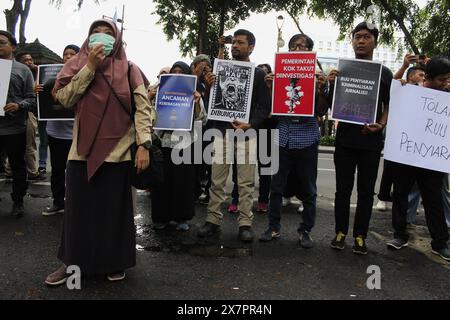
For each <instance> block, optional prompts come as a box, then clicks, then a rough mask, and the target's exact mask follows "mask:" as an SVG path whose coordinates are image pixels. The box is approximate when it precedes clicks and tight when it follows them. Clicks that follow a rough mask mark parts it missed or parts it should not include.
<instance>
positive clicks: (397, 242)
mask: <svg viewBox="0 0 450 320" xmlns="http://www.w3.org/2000/svg"><path fill="white" fill-rule="evenodd" d="M386 245H387V246H388V248H390V249H396V250H400V249H401V248H404V247H407V246H408V241H406V240H403V239H398V238H395V239H394V240H391V241H389V242H387V243H386Z"/></svg>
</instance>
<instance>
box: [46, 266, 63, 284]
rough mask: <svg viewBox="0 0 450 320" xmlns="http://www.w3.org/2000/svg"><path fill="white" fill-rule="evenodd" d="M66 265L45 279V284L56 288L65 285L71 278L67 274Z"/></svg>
mask: <svg viewBox="0 0 450 320" xmlns="http://www.w3.org/2000/svg"><path fill="white" fill-rule="evenodd" d="M66 269H67V268H66V265H64V264H63V265H61V266H60V267H59V268H58V269H57V270H56V271H55V272H53V273H52V274H50V275H48V276H47V278H46V279H45V281H44V282H45V284H47V285H49V286H52V287H56V286H60V285H62V284H64V283H65V282H66V281H67V277H68V276H69V275H68V274H67V273H66Z"/></svg>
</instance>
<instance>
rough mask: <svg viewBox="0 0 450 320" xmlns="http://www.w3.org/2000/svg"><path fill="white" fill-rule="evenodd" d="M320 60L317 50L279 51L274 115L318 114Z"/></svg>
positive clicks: (274, 84)
mask: <svg viewBox="0 0 450 320" xmlns="http://www.w3.org/2000/svg"><path fill="white" fill-rule="evenodd" d="M316 61H317V57H316V53H315V52H290V53H276V54H275V71H274V81H273V103H272V114H273V115H278V116H307V117H311V116H313V115H314V102H315V91H316V90H315V87H316V81H315V72H316Z"/></svg>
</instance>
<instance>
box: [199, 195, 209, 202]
mask: <svg viewBox="0 0 450 320" xmlns="http://www.w3.org/2000/svg"><path fill="white" fill-rule="evenodd" d="M198 203H200V204H208V203H209V195H208V194H205V193H202V194H201V195H200V197H198Z"/></svg>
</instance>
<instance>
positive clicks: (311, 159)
mask: <svg viewBox="0 0 450 320" xmlns="http://www.w3.org/2000/svg"><path fill="white" fill-rule="evenodd" d="M318 153H319V149H318V145H317V144H315V145H312V146H310V147H307V148H304V149H288V148H283V147H280V168H279V170H278V172H277V173H276V174H275V175H274V176H273V177H272V183H271V186H270V203H269V228H270V229H271V230H280V229H281V208H282V202H283V201H282V197H283V191H284V189H285V186H286V182H287V178H288V176H289V173H290V172H291V171H293V173H295V175H296V176H295V177H296V181H297V182H298V193H299V196H301V198H302V201H303V206H304V208H305V209H304V210H303V213H302V222H301V223H300V226H299V227H298V230H297V231H298V232H299V233H300V232H303V231H307V232H311V230H312V228H313V227H314V224H315V221H316V199H317V186H316V180H317V161H318Z"/></svg>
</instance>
